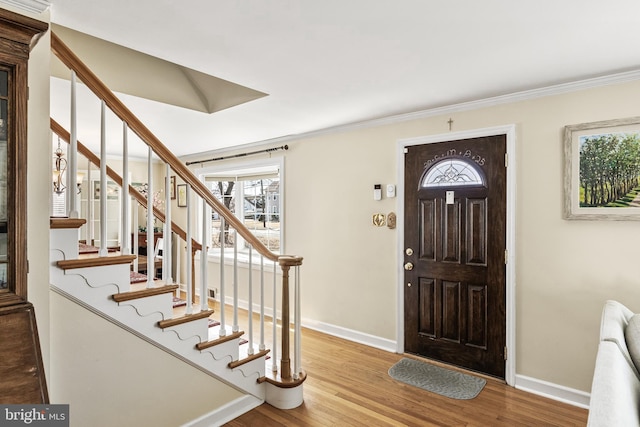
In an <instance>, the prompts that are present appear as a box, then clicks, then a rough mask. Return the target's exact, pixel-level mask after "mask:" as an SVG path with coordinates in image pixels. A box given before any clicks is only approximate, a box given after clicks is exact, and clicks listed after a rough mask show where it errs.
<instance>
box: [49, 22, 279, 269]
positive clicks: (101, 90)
mask: <svg viewBox="0 0 640 427" xmlns="http://www.w3.org/2000/svg"><path fill="white" fill-rule="evenodd" d="M51 50H52V52H53V53H54V54H55V55H56V56H57V57H58V59H60V61H62V63H63V64H65V65H66V66H67V68H69V69H71V70H74V71H75V73H76V75H77V76H78V78H79V79H80V80H82V82H83V83H84V84H85V85H86V86H87V87H88V88H89V89H90V90H91V91H92V92H93V93H94V94H95V95H96V96H97V97H98V98H100V99H102V100H103V101H104V102H105V104H106V105H107V106H108V107H109V108H110V109H111V111H113V112H114V113H115V115H116V116H118V117H119V118H120V120H122V121H124V122H125V123H127V125H128V126H129V129H131V131H132V132H133V133H135V134H136V135H138V137H139V138H140V139H141V140H142V141H144V142H145V143H146V144H147V145H148V146H149V147H151V149H152V150H153V152H154V153H155V154H156V155H157V156H158V157H159V158H160V159H162V160H163V161H164V162H166V163H168V164H169V165H170V166H171V169H173V171H174V172H175V173H176V175H178V176H179V177H180V178H181V179H182V180H183V181H184V182H186V183H187V184H189V185H190V186H191V188H192V189H193V190H194V191H195V192H196V194H197V195H199V196H200V197H202V199H203V200H205V201H206V203H207V204H208V205H209V206H211V207H212V208H213V209H214V210H215V211H216V212H217V213H218V214H219V215H221V216H223V217H224V219H225V221H226V223H227V224H229V225H231V226H232V227H233V228H235V229H236V231H237V232H238V233H239V234H240V235H241V236H242V237H243V238H244V239H245V240H246V241H247V242H249V243H250V244H251V245H252V246H253V248H254V249H255V250H256V251H258V253H260V254H261V255H262V256H264V257H265V258H267V259H270V260H271V261H277V260H278V258H279V255H278V254H275V253H273V252H271V251H270V250H269V249H268V248H267V247H266V246H265V245H264V244H263V243H262V242H261V241H260V239H258V238H257V237H256V236H254V235H253V233H251V232H250V231H249V230H248V229H247V228H246V227H245V225H244V224H243V223H242V221H240V219H238V218H237V217H235V216H234V215H233V214H232V213H231V211H229V210H228V209H226V208H225V206H224V205H223V204H222V203H221V202H220V201H218V199H216V198H215V197H214V196H213V194H211V192H210V191H209V189H207V187H206V186H205V185H204V183H202V182H201V181H200V180H199V179H198V178H197V177H196V176H195V175H194V174H193V172H191V170H190V169H189V168H188V167H187V166H186V165H185V164H184V163H183V162H181V161H180V160H179V159H178V157H176V155H175V154H173V153H172V152H171V151H169V149H168V148H167V147H165V146H164V144H162V142H161V141H160V140H159V139H158V138H157V137H156V136H155V135H154V134H153V133H152V132H151V131H150V130H149V129H148V128H147V127H146V126H145V125H144V124H143V123H142V122H141V121H140V119H138V118H137V117H136V116H135V115H134V114H133V113H132V112H131V111H130V110H129V109H128V108H127V107H126V106H125V105H124V104H123V103H122V102H121V101H120V100H119V99H118V98H117V97H116V96H115V94H114V93H113V92H112V91H111V90H110V89H109V88H108V87H107V86H106V85H105V84H104V83H103V82H102V81H101V80H100V79H99V78H98V77H97V76H96V75H95V74H94V73H93V72H92V71H91V70H90V69H89V68H88V67H87V66H86V65H85V64H84V63H83V62H82V61H81V60H80V58H78V56H77V55H76V54H75V53H73V52H72V51H71V49H69V47H68V46H67V45H66V44H64V42H63V41H62V40H61V39H60V38H59V37H58V36H57V35H56V34H55V33H54V32H53V31H52V32H51ZM154 212H155V210H154Z"/></svg>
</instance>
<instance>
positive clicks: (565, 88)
mask: <svg viewBox="0 0 640 427" xmlns="http://www.w3.org/2000/svg"><path fill="white" fill-rule="evenodd" d="M636 80H640V70H633V71H627V72H622V73H617V74H610V75H607V76H602V77H593V78H590V79H584V80H578V81H575V82H570V83H561V84H557V85H552V86H546V87H543V88H538V89H530V90H525V91H520V92H513V93H510V94H507V95H500V96H494V97H491V98H485V99H479V100H477V101H469V102H462V103H458V104H452V105H447V106H443V107H435V108H429V109H426V110H420V111H414V112H411V113H404V114H397V115H393V116H387V117H381V118H377V119H371V120H365V121H361V122H354V123H347V124H344V125H338V126H333V127H328V128H324V129H318V130H313V131H309V132H304V133H299V134H293V135H286V136H281V137H278V138H272V139H268V140H264V141H255V142H249V143H246V144H242V145H238V146H234V147H227V148H221V149H217V150H210V151H206V152H201V153H194V154H188V155H186V156H183V157H181V159H182V160H197V159H201V158H202V157H203V156H216V155H219V154H221V153H226V152H235V151H239V150H243V149H244V150H246V149H249V148H251V149H253V148H255V147H261V146H266V145H271V144H282V143H286V142H290V141H294V140H299V139H303V138H312V137H316V136H321V135H328V134H333V133H338V132H348V131H353V130H358V129H367V128H372V127H376V126H384V125H391V124H395V123H402V122H406V121H410V120H420V119H425V118H429V117H436V116H440V115H445V114H453V113H459V112H463V111H470V110H478V109H480V108H488V107H494V106H497V105H502V104H509V103H513V102H520V101H526V100H531V99H536V98H543V97H546V96H553V95H560V94H564V93H570V92H577V91H580V90H587V89H593V88H598V87H602V86H609V85H614V84H622V83H628V82H633V81H636Z"/></svg>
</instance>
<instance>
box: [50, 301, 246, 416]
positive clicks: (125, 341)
mask: <svg viewBox="0 0 640 427" xmlns="http://www.w3.org/2000/svg"><path fill="white" fill-rule="evenodd" d="M50 303H51V305H50V307H51V313H50V317H51V364H50V365H51V367H50V370H51V372H49V373H48V378H49V384H50V385H51V386H50V390H49V395H50V399H51V402H52V403H66V404H69V405H70V414H71V423H72V425H91V426H114V425H123V426H124V425H154V426H176V425H184V424H188V423H190V422H192V421H193V420H195V419H198V418H201V417H203V416H206V415H207V414H211V412H214V411H216V410H218V409H220V408H223V407H225V406H229V405H230V404H232V402H234V401H236V400H238V399H241V398H242V397H243V396H244V394H243V393H241V392H240V391H238V390H236V389H235V388H233V387H230V386H228V385H227V384H225V383H223V382H221V381H219V380H217V379H215V378H213V377H212V376H210V375H207V374H205V373H204V372H202V371H200V370H198V369H196V368H194V367H193V366H191V365H189V364H187V363H184V362H182V361H181V360H179V359H177V358H175V357H173V356H172V355H171V354H168V353H166V352H165V351H163V350H161V349H159V348H157V347H155V346H153V345H151V344H150V343H148V342H146V341H144V340H142V339H140V338H139V337H137V336H135V335H133V334H131V333H129V332H128V331H126V330H124V329H122V328H120V327H119V326H117V325H115V324H113V323H111V322H109V321H107V320H105V319H104V318H102V317H100V316H98V315H96V314H95V313H93V312H91V311H89V310H87V309H86V308H84V307H82V306H80V305H78V304H76V303H75V302H73V301H70V300H68V299H67V298H65V297H64V296H62V295H60V294H58V293H56V292H53V291H52V292H51V293H50Z"/></svg>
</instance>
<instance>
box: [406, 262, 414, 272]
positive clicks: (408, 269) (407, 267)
mask: <svg viewBox="0 0 640 427" xmlns="http://www.w3.org/2000/svg"><path fill="white" fill-rule="evenodd" d="M404 269H405V270H407V271H411V270H413V263H410V262H408V263H406V264H405V265H404Z"/></svg>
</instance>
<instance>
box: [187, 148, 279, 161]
mask: <svg viewBox="0 0 640 427" xmlns="http://www.w3.org/2000/svg"><path fill="white" fill-rule="evenodd" d="M288 149H289V146H288V145H283V146H280V147H273V148H267V149H266V150H258V151H250V152H248V153H240V154H233V155H231V156H225V157H214V158H212V159H206V160H196V161H193V162H187V163H186V164H187V166H189V165H195V164H198V163H207V162H215V161H216V160H225V159H233V158H236V157H245V156H250V155H252V154H260V153H271V152H274V151H278V150H288Z"/></svg>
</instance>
